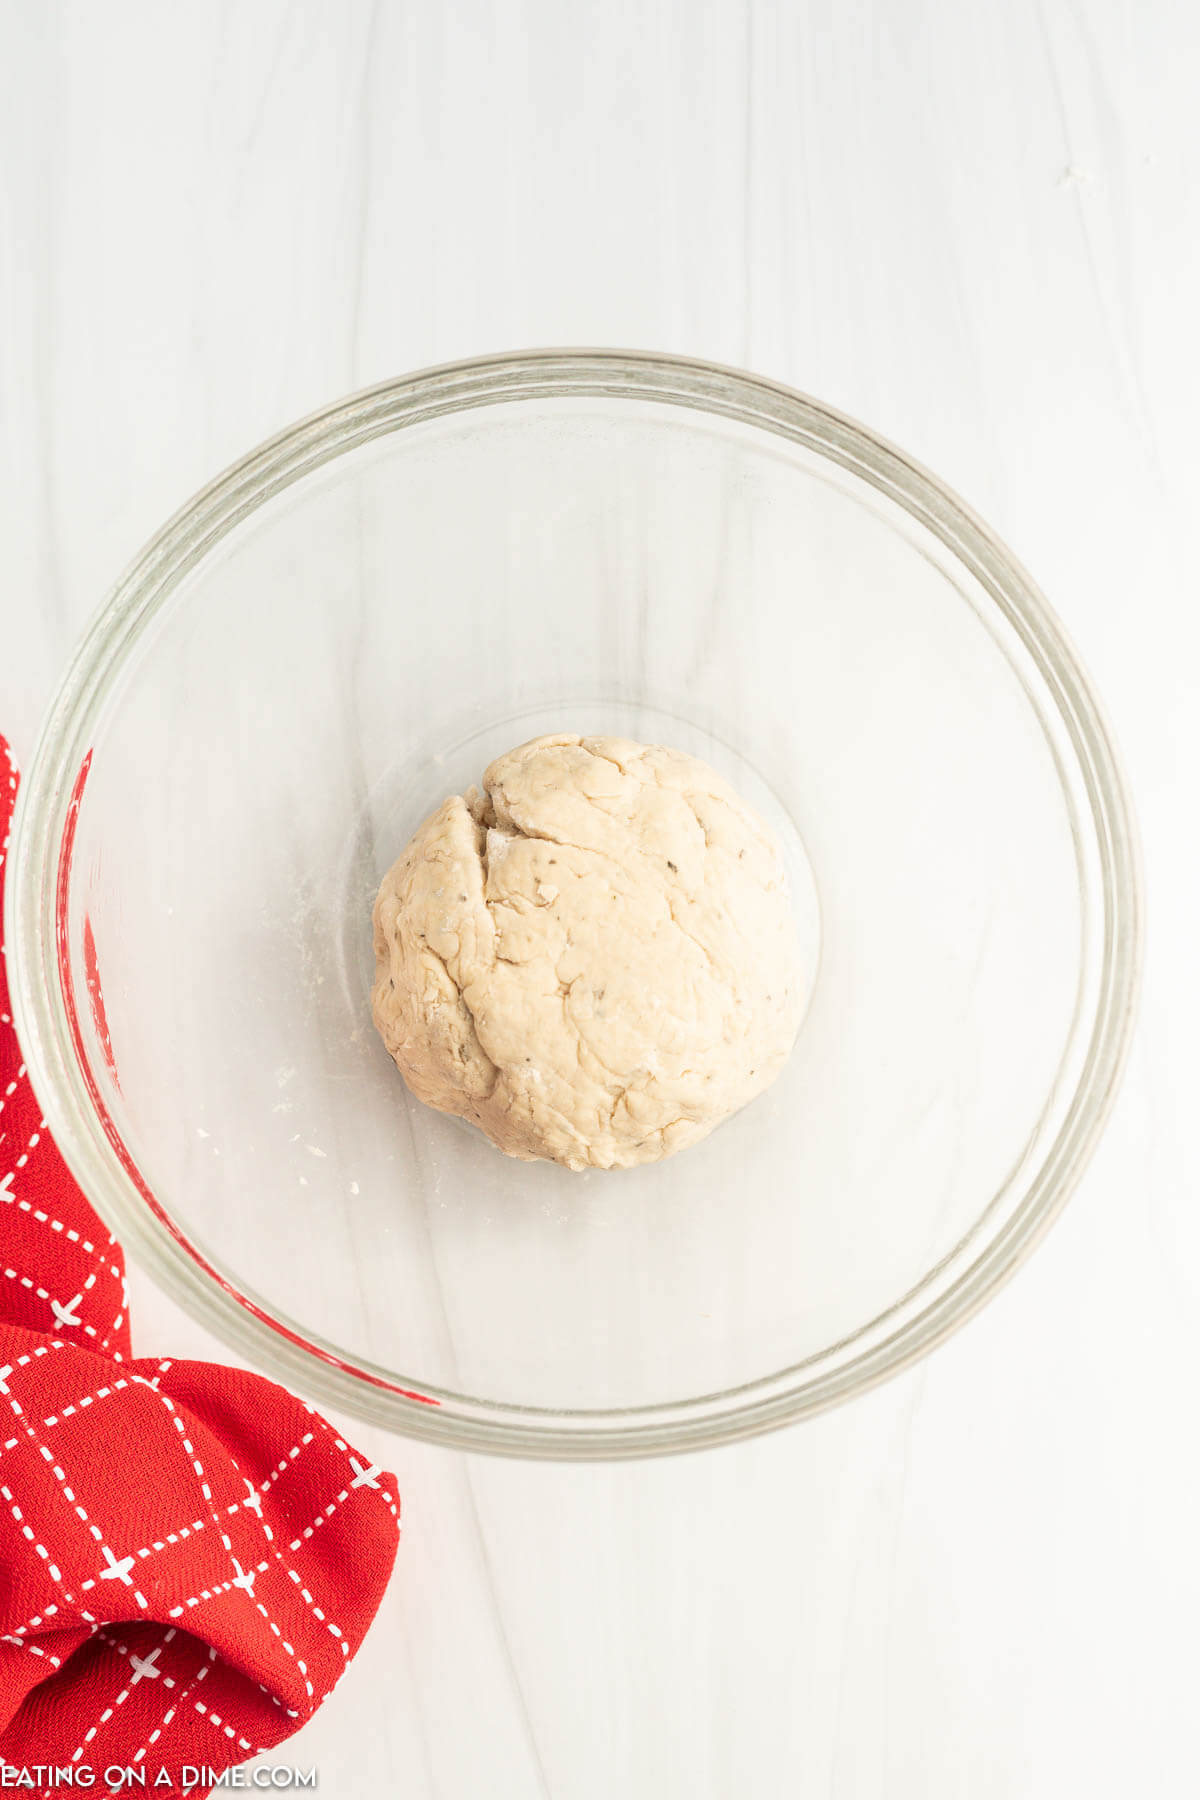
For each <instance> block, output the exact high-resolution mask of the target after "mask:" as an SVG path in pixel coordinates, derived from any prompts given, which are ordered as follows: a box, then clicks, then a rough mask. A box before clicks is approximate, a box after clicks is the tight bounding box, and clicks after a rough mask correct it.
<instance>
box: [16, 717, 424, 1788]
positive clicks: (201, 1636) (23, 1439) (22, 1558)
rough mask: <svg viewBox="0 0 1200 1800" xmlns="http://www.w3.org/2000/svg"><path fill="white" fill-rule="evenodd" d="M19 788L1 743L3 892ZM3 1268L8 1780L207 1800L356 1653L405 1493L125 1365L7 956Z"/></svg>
mask: <svg viewBox="0 0 1200 1800" xmlns="http://www.w3.org/2000/svg"><path fill="white" fill-rule="evenodd" d="M16 789H17V777H16V771H15V768H14V766H13V763H12V759H11V756H10V754H9V750H8V746H7V744H6V743H5V742H4V740H3V739H2V738H0V895H2V893H3V879H4V857H5V852H6V851H7V846H8V830H9V822H10V819H11V815H12V809H13V802H14V800H15V798H16ZM0 1264H2V1270H0V1762H2V1763H3V1764H4V1765H5V1770H3V1771H0V1774H3V1776H4V1785H6V1786H7V1785H11V1784H12V1783H13V1781H14V1779H15V1777H14V1774H13V1771H14V1770H16V1771H28V1777H27V1779H26V1780H24V1781H22V1782H21V1791H25V1792H31V1791H32V1792H35V1793H41V1794H44V1795H49V1794H63V1793H67V1792H70V1791H72V1790H73V1789H74V1788H76V1787H81V1786H88V1785H90V1786H91V1791H92V1792H93V1793H98V1794H103V1793H109V1792H120V1791H124V1792H129V1791H136V1786H138V1785H141V1784H142V1783H143V1782H144V1786H145V1788H146V1790H147V1791H152V1790H153V1791H160V1792H163V1793H168V1792H171V1791H174V1792H176V1793H183V1792H191V1793H193V1794H205V1793H208V1792H209V1790H210V1788H211V1786H212V1784H213V1782H214V1781H215V1779H216V1778H217V1776H218V1774H219V1773H220V1772H221V1771H222V1770H224V1769H227V1768H228V1767H230V1765H232V1764H235V1763H239V1762H243V1761H245V1760H246V1759H247V1758H248V1757H250V1756H252V1755H253V1754H254V1753H255V1752H256V1751H260V1750H267V1749H272V1748H274V1747H275V1746H276V1745H278V1744H280V1743H281V1742H282V1741H283V1739H285V1738H286V1737H288V1736H289V1735H290V1733H292V1732H293V1731H295V1730H297V1729H298V1727H299V1726H300V1725H301V1724H303V1722H304V1721H305V1720H306V1719H308V1718H309V1717H311V1715H312V1713H313V1712H314V1711H315V1710H316V1708H317V1707H318V1706H319V1705H320V1704H321V1702H322V1700H324V1698H325V1696H326V1695H327V1694H328V1693H329V1691H330V1689H331V1688H332V1687H333V1686H334V1685H335V1683H336V1682H337V1681H338V1679H339V1678H340V1676H341V1675H342V1673H343V1671H344V1669H345V1668H346V1665H347V1663H348V1662H349V1659H350V1658H351V1657H352V1656H353V1655H354V1653H355V1651H356V1650H357V1649H358V1646H359V1644H360V1643H361V1642H362V1638H363V1635H364V1633H365V1632H366V1629H367V1627H368V1625H369V1624H370V1622H371V1619H372V1618H373V1617H374V1614H375V1610H376V1608H377V1606H378V1605H379V1601H380V1598H381V1596H382V1594H383V1590H384V1588H385V1586H386V1584H387V1580H388V1576H389V1574H390V1573H391V1568H392V1563H393V1561H394V1559H395V1554H396V1538H397V1531H398V1528H399V1523H400V1510H399V1495H398V1494H397V1491H396V1482H395V1478H394V1477H393V1476H391V1475H387V1474H384V1473H383V1472H382V1471H381V1470H380V1469H378V1468H377V1467H376V1466H375V1465H374V1464H372V1463H371V1462H370V1461H369V1460H368V1459H367V1458H365V1457H360V1456H357V1455H355V1453H354V1452H353V1451H352V1450H351V1448H350V1446H349V1445H348V1444H346V1443H345V1442H344V1441H343V1439H342V1438H340V1437H339V1436H338V1435H337V1433H336V1432H335V1431H334V1430H333V1428H332V1427H331V1426H330V1425H329V1424H327V1422H326V1421H325V1420H324V1419H322V1418H321V1417H320V1415H319V1414H318V1413H316V1412H314V1411H313V1409H312V1408H311V1407H310V1406H306V1405H304V1404H303V1402H301V1401H299V1400H296V1399H294V1398H293V1396H292V1395H290V1394H288V1393H286V1392H285V1391H284V1390H283V1389H282V1388H280V1387H277V1386H276V1385H275V1384H274V1382H270V1381H266V1380H264V1379H263V1378H262V1377H261V1376H258V1375H249V1374H245V1373H244V1372H243V1371H241V1370H239V1369H229V1368H223V1367H220V1366H218V1365H215V1364H211V1363H200V1362H172V1361H170V1360H165V1361H159V1360H157V1359H152V1358H142V1359H140V1360H138V1359H134V1358H131V1354H130V1342H129V1319H128V1305H127V1300H126V1289H125V1278H124V1261H123V1258H122V1255H121V1251H120V1248H119V1246H118V1245H117V1244H116V1242H115V1241H114V1239H113V1238H112V1237H111V1235H110V1234H109V1233H108V1232H107V1231H106V1230H105V1228H104V1226H103V1225H102V1224H101V1223H100V1220H99V1219H98V1218H97V1216H96V1214H95V1213H94V1212H93V1211H92V1209H91V1207H90V1206H89V1205H88V1203H87V1201H86V1200H85V1199H84V1197H83V1194H82V1193H81V1192H80V1190H79V1188H78V1187H77V1186H76V1185H75V1182H74V1181H73V1179H72V1177H71V1175H70V1173H69V1172H68V1170H67V1167H66V1165H65V1163H64V1162H63V1160H62V1158H61V1157H60V1156H59V1154H58V1151H57V1150H56V1149H55V1146H54V1144H53V1142H52V1140H51V1138H50V1137H49V1135H48V1134H47V1131H46V1125H45V1120H44V1119H43V1118H42V1116H41V1113H40V1111H39V1109H38V1103H37V1100H36V1099H35V1098H34V1095H33V1094H32V1092H31V1091H30V1086H29V1080H28V1077H27V1075H26V1071H25V1068H24V1065H23V1064H22V1062H21V1055H20V1049H19V1047H18V1044H17V1041H16V1035H15V1032H14V1030H13V1023H12V1018H11V1016H10V1008H9V999H8V984H7V981H6V978H5V969H4V959H3V949H2V946H0ZM126 1770H134V1771H137V1772H138V1773H137V1774H135V1776H134V1777H132V1778H130V1777H128V1776H126V1774H125V1771H126ZM106 1772H107V1778H106ZM143 1772H144V1773H143ZM89 1776H90V1782H89Z"/></svg>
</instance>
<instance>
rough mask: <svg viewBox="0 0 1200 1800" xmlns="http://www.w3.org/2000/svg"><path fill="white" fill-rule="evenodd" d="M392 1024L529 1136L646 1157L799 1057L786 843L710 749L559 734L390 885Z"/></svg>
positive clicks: (417, 1060)
mask: <svg viewBox="0 0 1200 1800" xmlns="http://www.w3.org/2000/svg"><path fill="white" fill-rule="evenodd" d="M374 929H375V956H376V978H375V987H374V990H373V993H372V1011H373V1014H374V1018H375V1024H376V1026H377V1028H378V1030H379V1032H380V1035H381V1036H382V1038H383V1041H384V1043H385V1044H386V1045H387V1048H388V1050H389V1051H390V1053H391V1055H392V1057H393V1058H394V1059H395V1062H396V1064H397V1067H398V1068H399V1069H400V1072H401V1074H402V1075H403V1076H404V1079H405V1081H406V1082H407V1083H408V1085H409V1087H410V1088H411V1089H412V1091H413V1093H414V1094H416V1095H417V1097H418V1098H419V1099H421V1100H424V1101H426V1102H427V1103H428V1104H429V1105H430V1106H435V1107H437V1108H439V1109H440V1110H441V1111H442V1112H449V1113H457V1114H459V1115H461V1117H463V1118H465V1119H470V1120H471V1121H472V1123H474V1124H475V1125H478V1126H479V1128H480V1130H482V1131H484V1132H486V1133H487V1135H488V1137H489V1138H491V1140H492V1142H493V1143H494V1144H497V1145H498V1146H499V1148H500V1149H501V1150H504V1151H506V1152H507V1153H508V1154H509V1155H510V1156H519V1157H524V1158H526V1159H530V1160H531V1159H536V1158H539V1157H541V1158H549V1159H551V1160H553V1161H554V1162H558V1163H565V1165H566V1166H567V1168H569V1169H585V1168H599V1169H614V1168H629V1167H632V1166H633V1165H634V1164H636V1163H647V1162H656V1161H658V1160H659V1159H660V1158H661V1157H664V1156H671V1155H673V1154H674V1152H675V1151H677V1150H682V1149H684V1148H686V1146H687V1145H689V1144H694V1143H696V1142H697V1140H698V1139H700V1138H702V1137H704V1136H706V1135H707V1133H708V1132H710V1131H711V1130H712V1129H713V1127H714V1126H715V1125H718V1124H719V1123H720V1122H721V1120H722V1119H725V1118H727V1117H728V1116H729V1114H730V1113H733V1112H736V1111H737V1110H738V1108H739V1107H742V1106H744V1105H745V1104H746V1102H747V1101H748V1100H752V1099H753V1098H754V1096H755V1095H756V1094H760V1093H761V1092H762V1090H763V1089H764V1088H765V1087H767V1086H768V1085H769V1084H770V1083H771V1082H772V1081H773V1080H774V1079H775V1077H776V1075H778V1073H779V1071H780V1069H781V1068H782V1066H783V1064H784V1062H785V1060H786V1059H787V1056H788V1053H789V1051H790V1050H791V1048H792V1044H793V1042H794V1040H795V1037H796V1032H797V1029H798V1026H799V1023H800V1018H801V1014H802V1012H803V1004H804V998H805V990H806V985H807V982H808V980H810V979H811V973H812V972H811V971H810V970H806V969H804V968H802V967H801V955H800V945H799V938H798V934H797V930H796V923H795V920H794V917H793V914H792V910H791V904H790V901H789V897H788V891H787V883H786V880H785V877H784V871H783V867H782V864H781V861H780V857H779V852H778V850H777V848H776V846H775V843H774V842H773V840H772V838H771V836H770V834H769V833H768V831H767V829H766V827H765V825H764V824H763V823H762V821H761V820H760V819H759V818H757V817H756V815H755V814H754V813H752V812H751V811H750V809H749V807H747V806H745V805H744V804H743V803H742V801H741V800H740V799H739V798H738V796H737V795H736V794H735V793H734V792H733V790H732V789H731V788H730V787H729V786H728V785H727V784H726V783H725V782H724V781H722V780H721V778H720V777H719V776H718V775H716V774H715V773H714V772H713V770H711V769H710V768H708V767H707V766H706V765H705V764H704V763H702V762H698V761H697V760H696V758H695V757H691V756H685V755H684V754H683V753H682V752H681V751H678V750H668V749H664V748H662V747H661V746H659V745H646V744H635V743H631V742H629V741H628V740H627V739H624V738H602V737H585V738H581V737H567V736H564V737H543V738H537V739H535V740H534V741H533V742H532V743H529V744H523V745H521V747H520V748H519V749H516V750H511V751H509V753H508V754H507V755H506V756H501V757H499V758H497V760H496V761H495V762H494V763H492V765H491V766H490V768H489V769H488V770H487V771H486V773H485V775H484V777H483V792H482V793H479V792H478V791H477V790H476V789H475V788H472V789H471V790H470V791H469V792H468V793H467V794H466V796H465V797H464V796H460V795H454V796H453V797H452V798H450V799H448V800H446V801H445V802H444V803H443V805H442V806H440V807H439V808H438V810H437V811H436V812H435V813H434V814H433V815H432V816H431V817H430V818H428V819H426V821H425V823H424V824H423V825H422V826H421V827H420V829H419V830H418V831H417V833H416V835H415V836H414V837H413V838H412V840H411V842H410V843H409V844H408V847H407V848H406V849H405V851H404V852H403V854H402V855H401V856H400V858H399V859H398V861H397V862H396V863H395V864H394V865H393V867H392V868H391V869H390V870H389V871H388V873H387V875H386V876H385V877H384V879H383V883H382V885H381V887H380V889H379V894H378V897H377V899H376V902H375V911H374Z"/></svg>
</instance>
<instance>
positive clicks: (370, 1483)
mask: <svg viewBox="0 0 1200 1800" xmlns="http://www.w3.org/2000/svg"><path fill="white" fill-rule="evenodd" d="M350 1467H351V1468H352V1469H353V1470H354V1480H353V1481H352V1482H351V1483H350V1486H351V1487H352V1488H356V1487H373V1488H377V1487H378V1486H379V1481H378V1477H379V1476H380V1475H382V1474H383V1469H382V1468H381V1467H380V1465H379V1464H378V1463H375V1462H373V1463H370V1464H363V1463H360V1462H359V1460H358V1458H357V1456H352V1457H351V1458H350Z"/></svg>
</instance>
